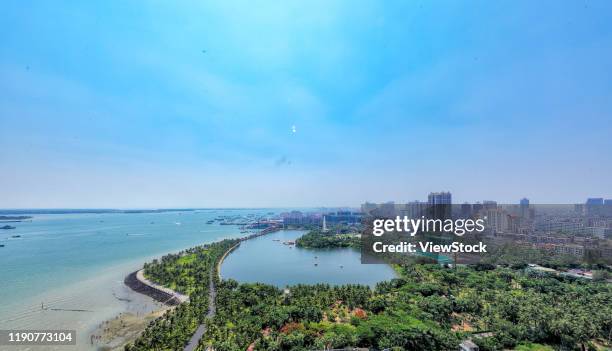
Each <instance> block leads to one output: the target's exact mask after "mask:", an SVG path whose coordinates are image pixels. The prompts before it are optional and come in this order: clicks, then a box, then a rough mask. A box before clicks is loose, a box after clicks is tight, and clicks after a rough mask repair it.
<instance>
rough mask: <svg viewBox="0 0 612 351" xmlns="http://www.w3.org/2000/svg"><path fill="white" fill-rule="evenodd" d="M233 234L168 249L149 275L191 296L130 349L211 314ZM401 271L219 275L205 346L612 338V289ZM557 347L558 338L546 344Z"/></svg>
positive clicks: (499, 275) (185, 335) (539, 344)
mask: <svg viewBox="0 0 612 351" xmlns="http://www.w3.org/2000/svg"><path fill="white" fill-rule="evenodd" d="M232 244H233V243H232V242H229V241H225V242H221V243H218V244H213V245H210V246H206V247H200V248H196V249H192V250H189V251H187V252H184V253H181V254H180V255H174V256H173V255H171V256H167V257H165V258H164V259H162V260H161V261H159V262H154V263H152V264H150V265H147V276H149V277H150V278H151V279H154V280H156V281H158V282H160V283H163V284H165V285H167V286H170V287H173V288H176V289H178V290H180V291H183V292H186V293H189V295H190V296H191V302H189V303H187V304H184V305H181V306H180V307H178V308H176V309H175V310H173V311H172V312H169V313H167V314H166V315H165V316H164V317H162V318H160V319H158V320H156V321H154V322H153V323H151V325H150V326H149V327H148V328H147V330H146V331H145V332H144V334H143V335H142V337H141V338H140V339H138V340H137V341H136V343H135V344H134V345H133V346H130V347H128V348H127V349H128V350H175V349H180V348H181V347H182V345H184V344H185V343H186V342H187V340H188V339H189V337H190V336H191V333H193V331H194V329H195V328H196V326H197V324H198V323H199V322H200V321H201V320H202V318H203V316H204V315H205V314H206V308H207V301H206V299H205V298H204V297H205V296H206V294H207V286H206V282H208V275H207V274H209V273H210V268H211V265H214V263H215V262H216V261H217V260H218V259H219V257H220V256H221V255H222V252H224V251H225V250H227V248H229V247H230V246H231V245H232ZM395 268H396V270H397V272H398V276H399V277H398V278H397V279H393V280H390V281H385V282H381V283H379V284H378V285H377V286H376V288H375V289H370V288H369V287H367V286H359V285H345V286H329V285H323V284H318V285H297V286H291V287H288V288H287V289H279V288H277V287H274V286H270V285H265V284H239V283H238V282H236V281H233V280H226V281H221V282H218V283H217V300H216V301H217V315H216V316H215V317H214V319H213V320H212V321H210V322H209V323H208V328H207V331H206V334H205V335H204V337H203V338H202V341H201V344H200V346H199V349H200V350H205V349H206V347H207V346H208V345H212V346H213V347H214V349H215V350H218V351H223V350H226V351H234V350H247V349H249V348H250V349H253V350H317V349H318V350H323V349H329V348H344V347H367V348H372V349H378V350H381V349H385V348H391V349H397V350H456V349H457V348H458V345H459V343H460V342H461V341H462V340H465V339H472V341H474V342H475V343H476V344H478V345H479V346H480V348H481V350H485V351H487V350H504V349H513V348H517V349H520V350H550V347H553V348H554V349H564V350H573V349H583V350H586V349H587V348H591V349H592V348H595V347H596V345H600V346H601V345H610V338H611V336H612V288H611V286H610V285H609V284H608V283H605V282H590V281H585V280H576V279H572V278H568V277H562V276H553V275H542V274H538V275H534V274H532V273H530V272H529V271H525V270H521V269H513V268H509V267H508V268H499V267H495V266H490V265H489V266H486V265H479V266H474V267H469V266H466V267H458V268H456V269H452V268H448V267H446V268H445V267H441V266H439V265H427V264H417V265H407V266H396V267H395ZM545 345H550V346H545Z"/></svg>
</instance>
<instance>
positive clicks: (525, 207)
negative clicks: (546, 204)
mask: <svg viewBox="0 0 612 351" xmlns="http://www.w3.org/2000/svg"><path fill="white" fill-rule="evenodd" d="M520 204H521V217H522V218H526V217H527V216H528V215H529V199H528V198H525V197H524V198H522V199H521V201H520Z"/></svg>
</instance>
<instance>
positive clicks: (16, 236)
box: [11, 235, 21, 238]
mask: <svg viewBox="0 0 612 351" xmlns="http://www.w3.org/2000/svg"><path fill="white" fill-rule="evenodd" d="M11 238H21V235H13V236H11Z"/></svg>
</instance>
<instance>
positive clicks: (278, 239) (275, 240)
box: [272, 239, 280, 241]
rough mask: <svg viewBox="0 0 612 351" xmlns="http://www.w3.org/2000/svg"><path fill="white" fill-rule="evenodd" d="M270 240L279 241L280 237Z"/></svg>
mask: <svg viewBox="0 0 612 351" xmlns="http://www.w3.org/2000/svg"><path fill="white" fill-rule="evenodd" d="M272 241H280V239H272Z"/></svg>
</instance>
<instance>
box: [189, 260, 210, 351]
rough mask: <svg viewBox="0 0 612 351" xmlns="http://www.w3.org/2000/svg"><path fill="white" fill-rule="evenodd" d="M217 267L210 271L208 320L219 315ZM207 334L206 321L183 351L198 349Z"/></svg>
mask: <svg viewBox="0 0 612 351" xmlns="http://www.w3.org/2000/svg"><path fill="white" fill-rule="evenodd" d="M215 268H216V267H213V268H211V269H210V275H209V283H208V313H207V314H206V319H207V320H208V319H211V318H213V317H214V316H215V313H217V307H216V306H215V299H216V297H217V291H216V288H215V280H214V279H213V277H214V271H215ZM205 332H206V321H204V323H202V324H200V325H199V326H198V329H196V331H195V333H194V334H193V335H192V336H191V339H190V340H189V342H188V343H187V346H185V348H184V349H183V351H194V350H195V349H197V348H198V344H199V343H200V339H202V336H204V333H205Z"/></svg>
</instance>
